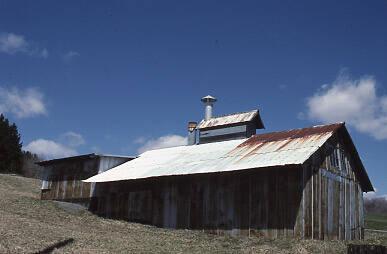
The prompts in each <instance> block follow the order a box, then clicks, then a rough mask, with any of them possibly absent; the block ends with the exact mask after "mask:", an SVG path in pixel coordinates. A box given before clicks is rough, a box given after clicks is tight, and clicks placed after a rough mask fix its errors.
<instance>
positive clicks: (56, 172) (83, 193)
mask: <svg viewBox="0 0 387 254" xmlns="http://www.w3.org/2000/svg"><path fill="white" fill-rule="evenodd" d="M132 159H134V157H128V156H117V155H103V154H95V153H91V154H84V155H79V156H72V157H65V158H59V159H53V160H46V161H40V162H37V163H36V164H38V165H39V166H42V167H43V176H42V191H41V199H51V200H59V201H66V202H73V203H79V204H82V205H85V206H87V207H88V206H89V204H90V200H91V199H92V198H93V197H94V196H95V191H94V190H95V183H86V182H83V181H82V180H85V179H87V178H89V177H91V176H94V175H97V174H100V173H102V172H105V171H107V170H109V169H111V168H113V167H116V166H118V165H120V164H122V163H124V162H127V161H129V160H132Z"/></svg>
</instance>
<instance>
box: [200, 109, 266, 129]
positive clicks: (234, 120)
mask: <svg viewBox="0 0 387 254" xmlns="http://www.w3.org/2000/svg"><path fill="white" fill-rule="evenodd" d="M254 120H256V121H258V123H257V125H258V128H263V124H262V120H261V118H260V116H259V111H258V110H252V111H248V112H242V113H235V114H230V115H224V116H219V117H213V118H210V119H208V120H202V121H201V122H200V123H199V124H198V126H197V128H198V129H210V128H215V127H220V126H226V125H233V124H238V123H247V122H251V121H254Z"/></svg>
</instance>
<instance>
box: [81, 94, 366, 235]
mask: <svg viewBox="0 0 387 254" xmlns="http://www.w3.org/2000/svg"><path fill="white" fill-rule="evenodd" d="M202 100H203V102H205V104H206V115H205V119H204V120H202V121H201V122H200V123H199V124H198V125H197V126H196V124H195V123H193V122H190V124H189V145H187V146H179V147H172V148H165V149H158V150H152V151H147V152H145V153H143V154H141V155H139V157H138V158H136V159H134V160H131V161H128V162H126V163H123V164H121V165H119V166H117V167H115V168H113V169H111V170H109V171H107V172H104V173H101V174H98V175H96V176H93V177H91V178H89V179H87V180H86V182H88V183H97V186H96V188H95V199H93V202H92V205H91V206H90V209H91V210H92V211H93V212H95V213H97V214H99V215H101V216H107V217H111V218H118V219H124V220H128V221H135V222H141V223H146V224H152V225H156V226H159V227H166V228H181V229H194V230H203V231H206V232H211V233H215V234H231V235H239V234H241V235H249V236H252V235H256V236H264V237H269V238H278V237H299V238H313V239H362V238H363V236H364V218H363V217H364V212H363V192H368V191H373V187H372V184H371V182H370V180H369V178H368V176H367V173H366V170H365V168H364V166H363V164H362V161H361V159H360V157H359V154H358V152H357V151H356V148H355V146H354V144H353V142H352V140H351V137H350V135H349V133H348V131H347V129H346V127H345V124H344V123H335V124H330V125H321V126H313V127H309V128H303V129H294V130H287V131H280V132H272V133H262V134H255V133H256V129H261V128H263V123H262V121H261V118H260V115H259V111H258V110H254V111H249V112H244V113H237V114H231V115H226V116H221V117H212V104H213V102H214V101H215V98H213V97H210V96H207V97H204V98H203V99H202ZM196 133H198V137H196Z"/></svg>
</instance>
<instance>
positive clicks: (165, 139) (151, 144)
mask: <svg viewBox="0 0 387 254" xmlns="http://www.w3.org/2000/svg"><path fill="white" fill-rule="evenodd" d="M138 141H141V142H137V143H142V144H143V145H142V146H141V147H140V148H139V149H138V153H143V152H146V151H149V150H154V149H160V148H167V147H174V146H182V145H186V144H187V137H183V136H179V135H166V136H161V137H159V138H155V139H149V140H146V141H145V140H144V139H143V138H141V139H139V140H138Z"/></svg>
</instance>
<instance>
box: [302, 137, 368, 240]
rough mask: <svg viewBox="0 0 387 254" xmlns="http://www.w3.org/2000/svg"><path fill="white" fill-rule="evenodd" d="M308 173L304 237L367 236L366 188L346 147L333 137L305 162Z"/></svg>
mask: <svg viewBox="0 0 387 254" xmlns="http://www.w3.org/2000/svg"><path fill="white" fill-rule="evenodd" d="M312 172H313V173H312ZM304 175H306V178H307V179H309V180H308V181H307V182H306V183H305V188H304V194H303V197H304V198H303V202H304V209H303V210H304V220H305V231H304V237H305V238H314V239H335V240H351V239H363V238H364V213H363V191H362V189H361V186H360V184H359V181H358V179H357V178H356V174H355V173H354V168H353V164H352V162H351V158H350V154H348V153H347V152H346V149H345V147H344V146H343V145H341V143H340V142H338V141H336V140H334V139H333V140H332V141H331V143H330V144H329V143H328V144H327V145H326V146H325V147H324V148H323V151H322V152H321V153H318V154H315V155H314V156H313V157H312V158H311V160H310V161H309V162H308V163H306V164H305V165H304Z"/></svg>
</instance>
